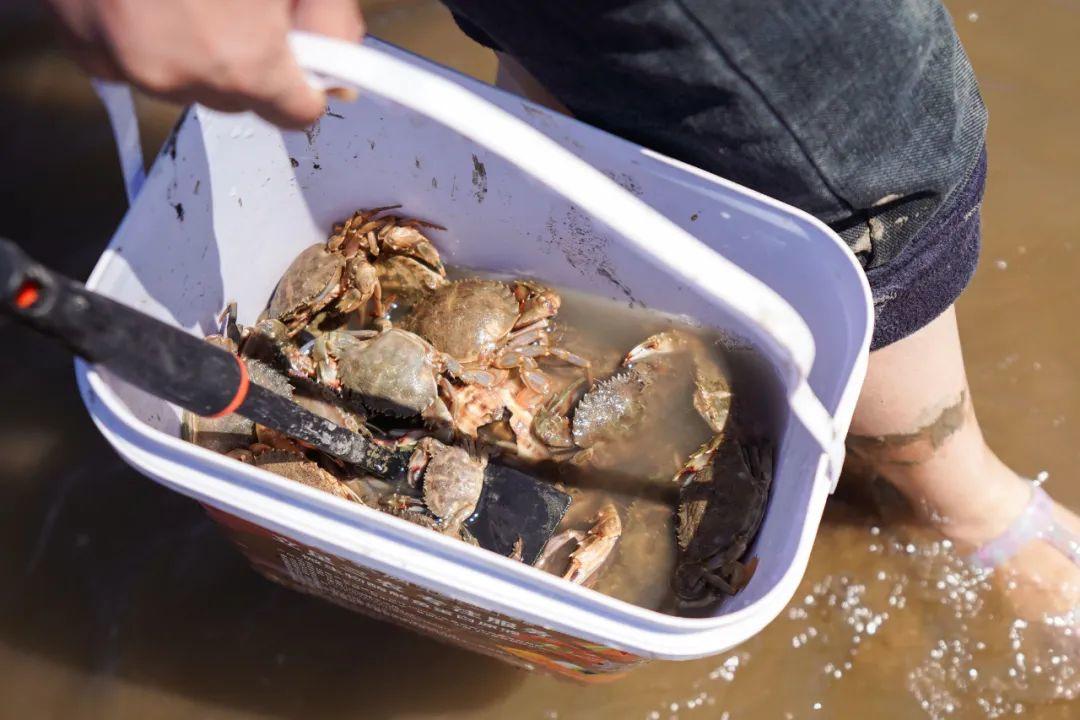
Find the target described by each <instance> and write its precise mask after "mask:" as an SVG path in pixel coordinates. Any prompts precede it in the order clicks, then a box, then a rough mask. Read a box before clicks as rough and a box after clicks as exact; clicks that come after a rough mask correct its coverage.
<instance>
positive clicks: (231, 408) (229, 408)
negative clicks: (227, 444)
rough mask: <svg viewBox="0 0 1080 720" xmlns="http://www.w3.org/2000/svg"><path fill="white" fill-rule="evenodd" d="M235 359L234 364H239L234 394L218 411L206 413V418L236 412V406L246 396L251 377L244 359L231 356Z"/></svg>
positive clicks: (238, 405)
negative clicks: (237, 380)
mask: <svg viewBox="0 0 1080 720" xmlns="http://www.w3.org/2000/svg"><path fill="white" fill-rule="evenodd" d="M233 357H234V358H235V359H236V364H237V365H239V366H240V383H239V384H238V385H237V386H236V395H234V396H233V399H232V400H230V401H229V404H228V405H226V406H225V407H224V408H222V409H221V410H220V411H219V412H216V413H214V414H213V415H207V416H206V417H208V418H219V417H224V416H226V415H230V414H232V413H234V412H236V408H238V407H240V405H241V404H242V403H243V402H244V398H246V397H247V394H248V388H249V387H250V386H251V378H249V377H248V369H247V365H245V364H244V361H243V360H241V359H240V358H238V357H235V356H233Z"/></svg>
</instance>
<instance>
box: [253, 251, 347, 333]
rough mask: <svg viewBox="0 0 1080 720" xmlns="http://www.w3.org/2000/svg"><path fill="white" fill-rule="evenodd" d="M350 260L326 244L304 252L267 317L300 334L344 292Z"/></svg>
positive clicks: (275, 296)
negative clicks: (343, 282) (347, 265)
mask: <svg viewBox="0 0 1080 720" xmlns="http://www.w3.org/2000/svg"><path fill="white" fill-rule="evenodd" d="M345 265H346V261H345V258H344V257H342V256H341V255H340V254H338V253H335V252H331V251H330V250H328V249H327V248H326V245H325V244H324V243H317V244H315V245H312V246H311V247H309V248H306V249H305V250H303V251H302V252H301V253H300V254H299V255H297V256H296V258H295V259H294V260H293V261H292V263H291V264H290V265H289V267H288V269H287V270H285V273H284V274H283V275H282V276H281V279H280V280H279V281H278V284H277V287H275V288H274V292H273V294H272V295H271V296H270V304H269V305H268V306H267V310H266V314H267V317H269V318H271V319H274V320H280V321H281V322H283V323H285V325H286V326H287V327H288V328H289V331H290V332H291V333H295V332H299V331H300V329H301V328H302V327H303V326H304V324H306V321H307V319H308V318H310V317H312V316H313V315H315V314H316V313H318V312H319V311H321V310H322V309H323V308H325V307H326V306H327V305H329V304H330V303H331V302H332V301H333V300H334V299H335V298H336V297H337V296H338V295H339V294H340V293H341V281H342V275H343V274H344V272H345Z"/></svg>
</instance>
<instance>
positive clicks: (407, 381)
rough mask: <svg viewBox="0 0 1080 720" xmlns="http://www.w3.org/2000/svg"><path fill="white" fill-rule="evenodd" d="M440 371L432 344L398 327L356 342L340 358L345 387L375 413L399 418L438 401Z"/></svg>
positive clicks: (339, 363) (339, 377)
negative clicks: (360, 398) (438, 375)
mask: <svg viewBox="0 0 1080 720" xmlns="http://www.w3.org/2000/svg"><path fill="white" fill-rule="evenodd" d="M438 372H439V367H438V365H437V360H436V354H435V352H434V350H433V349H432V347H431V346H430V345H428V344H427V343H426V342H424V341H423V340H422V339H421V338H419V337H417V336H416V335H413V334H412V333H409V332H405V331H404V330H398V329H396V328H394V329H391V330H387V331H386V332H384V333H380V334H379V335H377V336H375V337H374V338H372V339H370V340H362V341H360V342H358V343H356V344H355V345H353V346H351V347H349V348H347V349H346V351H345V352H344V353H343V354H342V355H341V356H340V357H339V358H338V359H337V378H338V380H339V381H340V382H341V386H342V388H343V389H344V390H346V391H348V392H351V393H356V394H357V395H360V396H361V397H362V398H363V400H364V404H365V405H368V406H369V407H370V408H371V409H372V410H373V411H375V412H381V413H386V414H390V415H398V416H400V417H410V416H413V415H419V414H422V413H424V412H425V411H427V410H428V409H429V408H431V407H432V406H433V405H434V404H435V403H436V402H437V401H438V400H439V395H438V383H437V374H438Z"/></svg>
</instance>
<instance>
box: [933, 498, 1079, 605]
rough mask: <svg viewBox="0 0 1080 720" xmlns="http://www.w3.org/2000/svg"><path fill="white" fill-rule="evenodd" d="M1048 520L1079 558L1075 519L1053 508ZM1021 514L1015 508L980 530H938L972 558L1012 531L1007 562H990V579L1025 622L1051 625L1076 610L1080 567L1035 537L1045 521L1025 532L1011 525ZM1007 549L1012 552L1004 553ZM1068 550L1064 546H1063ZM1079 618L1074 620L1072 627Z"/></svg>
mask: <svg viewBox="0 0 1080 720" xmlns="http://www.w3.org/2000/svg"><path fill="white" fill-rule="evenodd" d="M1049 507H1051V508H1052V509H1050V512H1049V516H1050V517H1052V518H1053V521H1054V522H1055V523H1057V525H1058V526H1059V528H1061V529H1062V530H1063V531H1064V532H1065V533H1071V535H1072V536H1073V541H1072V546H1071V547H1072V551H1073V554H1074V555H1076V556H1080V544H1078V543H1080V516H1077V515H1076V514H1075V513H1073V512H1071V511H1070V510H1068V509H1067V508H1065V507H1063V506H1062V505H1060V504H1058V503H1056V502H1054V503H1052V506H1049ZM1021 512H1029V511H1027V510H1026V508H1025V509H1024V510H1022V511H1018V510H1017V507H1016V506H1015V505H1014V506H1013V507H1012V508H1011V509H1010V510H1008V511H1006V510H1004V509H1002V511H1001V513H999V514H998V515H997V517H995V518H994V519H992V520H990V521H988V522H987V523H985V524H981V525H980V524H978V523H970V522H969V523H965V524H964V525H959V524H956V523H946V524H943V525H941V526H940V530H941V531H942V532H943V533H944V534H945V535H946V536H948V537H949V538H950V539H952V540H953V541H954V542H956V543H957V545H958V547H959V549H960V550H961V551H962V552H974V551H976V550H977V549H978V548H980V547H987V545H986V544H987V543H989V542H991V541H994V540H995V538H998V537H1001V533H1002V532H1004V531H1008V530H1009V528H1010V527H1011V528H1013V530H1012V531H1010V532H1013V531H1015V536H1014V537H1013V538H1012V541H1011V542H1008V543H1005V545H1004V546H1003V547H1004V548H1005V549H1006V550H1007V551H1008V552H1007V553H1006V554H1007V555H1008V557H1006V558H1000V559H995V560H994V561H993V565H994V567H993V575H992V577H993V579H994V580H995V582H996V583H997V584H998V585H999V586H1000V587H1001V589H1002V591H1003V592H1004V594H1005V598H1006V599H1007V600H1008V602H1009V603H1010V605H1012V606H1013V608H1014V609H1015V611H1016V614H1017V616H1018V617H1020V618H1023V619H1025V620H1052V619H1055V618H1060V617H1062V616H1065V615H1067V614H1069V613H1071V612H1072V611H1077V610H1080V566H1078V565H1077V564H1076V561H1075V559H1074V558H1070V556H1069V555H1068V554H1067V552H1065V551H1063V550H1062V549H1061V548H1059V547H1055V546H1054V545H1053V544H1052V543H1051V542H1050V541H1049V540H1048V539H1047V538H1045V537H1041V536H1040V535H1039V532H1040V531H1041V530H1043V529H1044V528H1045V526H1046V525H1048V524H1049V523H1048V521H1044V522H1041V523H1040V522H1038V520H1035V521H1033V522H1030V523H1028V524H1027V525H1026V527H1024V528H1018V527H1017V526H1016V525H1014V523H1015V522H1016V521H1017V518H1018V517H1019V516H1020V515H1021ZM1009 546H1011V547H1009ZM1066 550H1068V541H1066ZM1077 621H1080V618H1076V619H1073V620H1072V622H1071V623H1070V624H1076V623H1077Z"/></svg>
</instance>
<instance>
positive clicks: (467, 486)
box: [408, 437, 487, 535]
mask: <svg viewBox="0 0 1080 720" xmlns="http://www.w3.org/2000/svg"><path fill="white" fill-rule="evenodd" d="M470 450H472V448H470V449H465V448H462V447H458V446H452V445H445V444H443V443H441V442H439V441H438V440H436V439H435V438H432V437H425V438H422V439H421V440H420V441H419V442H418V443H417V444H416V447H415V449H414V450H413V454H412V456H411V457H410V458H409V468H408V479H409V482H410V484H412V485H413V486H414V487H415V486H416V485H417V484H418V483H420V482H421V480H422V483H423V485H422V487H423V498H424V506H425V507H426V508H427V509H428V510H429V511H430V512H431V514H432V515H434V516H435V517H437V518H438V519H439V528H440V529H441V530H442V531H443V532H445V533H447V534H450V535H457V534H460V531H461V530H462V529H463V525H464V523H465V521H466V520H467V519H468V518H469V516H471V515H472V514H473V512H475V511H476V504H477V502H479V500H480V494H481V493H482V492H483V490H484V469H485V468H486V467H487V458H486V457H484V456H483V455H477V454H476V453H475V451H470Z"/></svg>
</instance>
